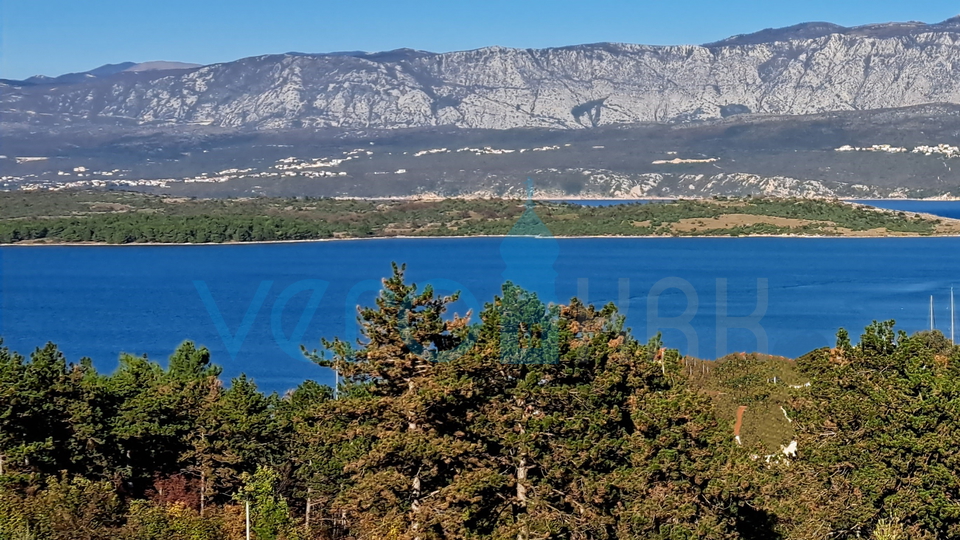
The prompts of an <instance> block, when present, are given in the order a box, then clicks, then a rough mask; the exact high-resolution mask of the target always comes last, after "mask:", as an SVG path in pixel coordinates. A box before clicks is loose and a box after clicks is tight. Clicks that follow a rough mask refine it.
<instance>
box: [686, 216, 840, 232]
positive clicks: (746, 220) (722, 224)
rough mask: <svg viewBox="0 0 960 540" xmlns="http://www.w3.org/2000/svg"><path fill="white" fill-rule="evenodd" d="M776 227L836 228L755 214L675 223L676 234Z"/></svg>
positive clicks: (817, 222)
mask: <svg viewBox="0 0 960 540" xmlns="http://www.w3.org/2000/svg"><path fill="white" fill-rule="evenodd" d="M761 224H764V225H774V226H776V227H788V228H794V227H803V226H805V225H820V226H823V227H834V226H835V224H834V223H833V222H830V221H815V220H810V219H796V218H785V217H776V216H758V215H754V214H724V215H722V216H717V217H713V218H685V219H681V220H680V221H678V222H676V223H674V224H673V225H672V227H671V228H672V229H673V231H674V232H692V231H695V230H704V229H732V228H734V227H748V226H750V225H761Z"/></svg>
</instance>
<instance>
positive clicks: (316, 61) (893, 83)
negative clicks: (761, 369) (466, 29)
mask: <svg viewBox="0 0 960 540" xmlns="http://www.w3.org/2000/svg"><path fill="white" fill-rule="evenodd" d="M121 67H123V69H122V70H121V69H119V68H121ZM131 67H132V66H127V65H125V64H120V65H118V66H104V67H103V68H99V70H94V71H91V72H87V73H85V74H71V75H64V76H62V77H58V78H56V79H53V80H51V81H37V80H33V81H32V82H33V84H15V83H10V82H8V83H7V84H6V86H4V87H2V88H0V90H2V94H0V109H2V111H3V112H2V114H3V118H4V119H8V120H32V121H42V122H44V123H48V122H50V121H54V122H56V121H59V122H64V123H66V122H70V123H75V122H83V121H87V120H96V121H104V120H107V121H115V122H119V123H134V124H154V125H162V124H202V125H214V126H220V127H229V128H251V129H287V128H300V127H314V128H316V127H342V128H409V127H424V126H442V125H452V126H457V127H461V128H481V129H509V128H517V127H538V128H561V129H580V128H589V127H596V126H598V125H605V124H630V123H637V122H688V121H695V120H704V119H711V118H721V117H724V116H729V115H733V114H743V113H756V114H810V113H819V112H824V111H834V110H836V111H844V110H864V109H878V108H888V107H903V106H911V105H920V104H925V103H960V17H956V18H953V19H949V20H947V21H944V22H942V23H938V24H923V23H897V24H882V25H869V26H861V27H855V28H845V27H841V26H837V25H832V24H828V23H806V24H802V25H797V26H793V27H789V28H782V29H771V30H764V31H761V32H757V33H754V34H749V35H741V36H735V37H732V38H729V39H726V40H723V41H720V42H716V43H710V44H706V45H701V46H693V45H688V46H664V47H655V46H646V45H630V44H617V43H599V44H592V45H576V46H570V47H560V48H550V49H511V48H505V47H487V48H482V49H477V50H471V51H459V52H450V53H442V54H438V53H431V52H425V51H417V50H410V49H400V50H395V51H388V52H380V53H357V52H348V53H334V54H302V53H289V54H277V55H264V56H257V57H251V58H244V59H240V60H237V61H234V62H227V63H222V64H214V65H208V66H201V67H192V68H191V67H190V66H189V65H187V66H177V67H181V68H184V69H158V70H150V71H139V72H131ZM24 82H25V83H29V82H31V80H29V79H28V81H24ZM37 82H43V83H44V84H36V83H37Z"/></svg>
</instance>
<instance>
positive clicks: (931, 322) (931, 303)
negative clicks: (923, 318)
mask: <svg viewBox="0 0 960 540" xmlns="http://www.w3.org/2000/svg"><path fill="white" fill-rule="evenodd" d="M935 327H936V325H935V324H934V322H933V295H932V294H931V295H930V331H931V332H933V330H934V328H935Z"/></svg>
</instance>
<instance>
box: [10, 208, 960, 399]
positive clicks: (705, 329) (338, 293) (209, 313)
mask: <svg viewBox="0 0 960 540" xmlns="http://www.w3.org/2000/svg"><path fill="white" fill-rule="evenodd" d="M905 202H907V201H898V202H897V204H900V203H905ZM911 203H912V202H911ZM923 204H926V205H929V204H930V203H923ZM940 204H942V203H934V205H940ZM944 208H946V207H944ZM898 209H904V210H906V211H917V212H921V211H922V212H931V213H935V212H933V211H932V210H931V209H930V208H929V207H923V208H920V207H911V208H903V207H901V208H898ZM948 210H949V211H957V212H958V213H960V205H958V204H957V203H952V208H950V209H948ZM943 211H944V209H941V212H943ZM941 215H943V214H941ZM510 242H513V244H510ZM510 242H507V243H505V241H504V240H503V239H499V238H466V239H464V238H461V239H391V240H360V241H336V242H313V243H300V244H261V245H230V246H141V247H135V246H120V247H92V246H77V247H4V248H0V336H3V338H4V342H5V345H7V346H9V347H11V348H13V349H15V350H18V351H20V352H22V353H29V352H30V351H31V350H33V348H34V347H36V346H39V345H42V344H43V343H45V342H47V341H53V342H55V343H57V344H58V345H60V346H61V348H62V349H63V350H64V351H65V352H66V354H67V356H68V359H70V360H73V361H77V360H79V359H80V358H81V357H83V356H88V357H91V358H92V359H93V360H94V363H95V365H96V366H97V367H98V368H99V369H101V370H104V371H110V370H112V369H113V368H114V367H115V366H116V362H117V358H118V356H119V354H120V353H121V352H129V353H134V354H146V355H148V356H149V357H150V358H153V359H158V360H163V361H165V360H166V358H167V357H168V356H169V354H170V353H171V352H172V351H173V349H174V348H175V347H176V346H177V345H178V344H179V343H180V342H182V341H183V340H185V339H191V340H194V341H195V342H197V343H199V344H202V345H205V346H207V347H208V348H210V349H211V351H212V352H213V357H214V361H215V362H216V363H218V364H220V365H223V366H224V367H225V375H227V376H236V375H238V374H239V373H241V372H245V373H247V374H248V375H250V376H252V377H253V378H254V379H255V380H256V381H257V382H258V384H259V385H260V386H261V387H262V388H265V389H267V390H278V391H283V390H285V389H287V388H290V387H292V386H295V385H296V384H297V383H298V382H299V381H301V380H303V379H306V378H312V379H315V380H318V381H321V382H325V383H329V382H331V379H332V377H331V375H330V374H329V373H327V372H326V371H325V370H323V369H321V368H319V367H316V366H314V365H313V364H312V363H310V362H309V361H307V360H305V359H303V358H302V357H301V356H300V355H299V353H298V352H297V349H298V348H299V344H300V343H304V344H306V345H307V346H308V347H310V348H314V347H318V346H319V340H320V338H321V337H327V338H332V337H335V336H340V337H345V338H351V337H355V336H356V324H355V322H354V321H355V316H356V305H357V304H365V305H368V304H371V303H372V302H373V298H374V296H375V294H376V293H375V291H376V290H377V288H378V286H379V281H378V280H379V279H380V278H381V277H383V276H386V275H387V274H389V272H390V262H391V261H398V262H405V263H407V265H408V276H409V278H410V279H411V280H412V281H415V282H417V283H421V284H422V283H425V282H433V283H434V284H435V287H436V288H437V289H438V290H439V291H440V292H444V293H446V292H452V291H453V290H461V291H462V292H463V295H462V299H461V300H460V301H459V302H458V303H457V304H456V306H455V311H458V312H459V313H461V314H462V313H464V312H466V311H467V310H468V309H472V310H473V311H474V314H476V312H477V311H478V310H479V309H480V308H482V306H483V304H484V303H485V302H488V301H490V300H491V299H492V297H493V296H494V295H495V294H496V293H497V292H498V291H499V288H500V285H501V283H502V282H503V281H504V279H512V280H514V281H515V282H517V283H520V284H521V285H524V286H527V287H528V288H532V289H534V290H536V291H537V292H538V293H539V294H540V295H541V297H543V298H545V299H549V300H555V301H566V300H568V299H569V298H570V297H572V296H575V295H579V296H581V297H584V296H586V297H587V299H588V300H589V302H591V303H595V304H604V303H607V302H611V301H612V302H616V303H617V304H618V305H619V307H620V308H621V310H622V311H623V312H625V313H626V315H627V323H628V326H630V327H631V328H632V329H633V330H634V333H635V334H636V335H638V336H639V337H641V338H642V339H646V337H647V336H648V335H650V334H651V333H653V332H656V331H658V330H660V331H662V332H663V333H664V339H665V341H666V343H667V345H668V346H672V347H677V348H680V349H681V350H683V351H684V352H686V353H689V354H696V355H699V356H701V357H706V358H714V357H716V356H718V355H721V354H724V353H726V352H730V351H740V350H747V351H752V350H758V349H759V350H762V351H766V352H770V353H773V354H782V355H787V356H796V355H799V354H802V353H804V352H807V351H809V350H811V349H813V348H816V347H821V346H825V345H830V344H832V343H833V342H834V334H835V333H836V330H837V328H838V327H841V326H843V327H846V328H848V329H850V330H851V333H852V334H854V335H858V334H859V331H860V330H861V329H862V328H863V327H864V326H865V325H867V324H869V323H870V321H871V320H874V319H878V320H883V319H896V320H897V322H898V326H899V327H901V328H903V329H904V330H907V331H909V332H913V331H916V330H921V329H924V328H926V327H927V326H928V324H929V322H928V310H929V297H930V295H934V297H935V302H936V304H935V306H936V319H937V327H938V328H940V329H942V330H944V332H945V333H946V334H948V335H949V332H950V323H949V319H950V313H949V292H950V287H951V285H953V284H957V285H958V286H960V238H881V239H840V238H837V239H833V238H829V239H803V238H783V239H780V238H740V239H735V238H663V239H617V238H601V239H560V240H554V239H524V240H523V241H522V242H520V243H519V244H518V243H517V241H516V239H512V240H510ZM958 292H960V291H958ZM743 327H746V328H743Z"/></svg>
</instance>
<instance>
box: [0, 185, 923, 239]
mask: <svg viewBox="0 0 960 540" xmlns="http://www.w3.org/2000/svg"><path fill="white" fill-rule="evenodd" d="M524 208H525V207H524V205H523V203H522V201H517V200H505V199H471V200H467V199H447V200H439V201H370V200H335V199H311V198H296V199H275V198H254V199H173V198H164V197H160V196H152V195H145V194H139V193H129V192H95V191H82V192H33V193H23V192H8V193H0V243H17V242H98V243H109V244H130V243H147V242H150V243H222V242H260V241H280V240H314V239H324V238H369V237H391V236H479V235H505V234H508V233H510V231H511V229H512V228H513V227H514V225H515V224H516V223H517V222H518V220H519V219H520V217H521V216H522V215H523V212H524ZM535 211H536V213H537V215H538V216H539V217H540V219H542V220H543V222H544V223H545V225H546V227H547V228H548V229H549V231H550V234H552V235H554V236H744V235H823V236H834V235H842V234H856V232H857V231H860V232H863V231H870V230H880V231H884V232H886V233H896V234H913V235H931V234H934V233H935V232H936V227H937V225H938V224H940V220H935V219H930V218H924V217H921V216H919V215H908V214H904V213H902V212H900V213H897V212H889V211H877V210H872V209H866V208H861V207H857V206H854V205H850V204H845V203H841V202H837V201H824V200H803V199H749V198H748V199H712V200H695V201H694V200H690V201H683V200H682V201H676V202H662V203H651V204H624V205H612V206H603V207H585V206H579V205H572V204H566V203H549V202H538V203H537V204H536V206H535ZM718 218H728V219H727V221H725V222H723V223H720V222H719V221H718ZM729 218H733V219H732V220H731V219H729ZM772 218H776V219H773V222H772V223H771V222H763V221H764V220H767V221H771V219H772ZM683 220H693V221H687V222H684V223H682V221H683ZM738 220H739V221H738ZM777 220H780V221H777ZM783 220H791V221H783ZM758 221H760V222H758ZM838 229H842V230H838Z"/></svg>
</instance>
